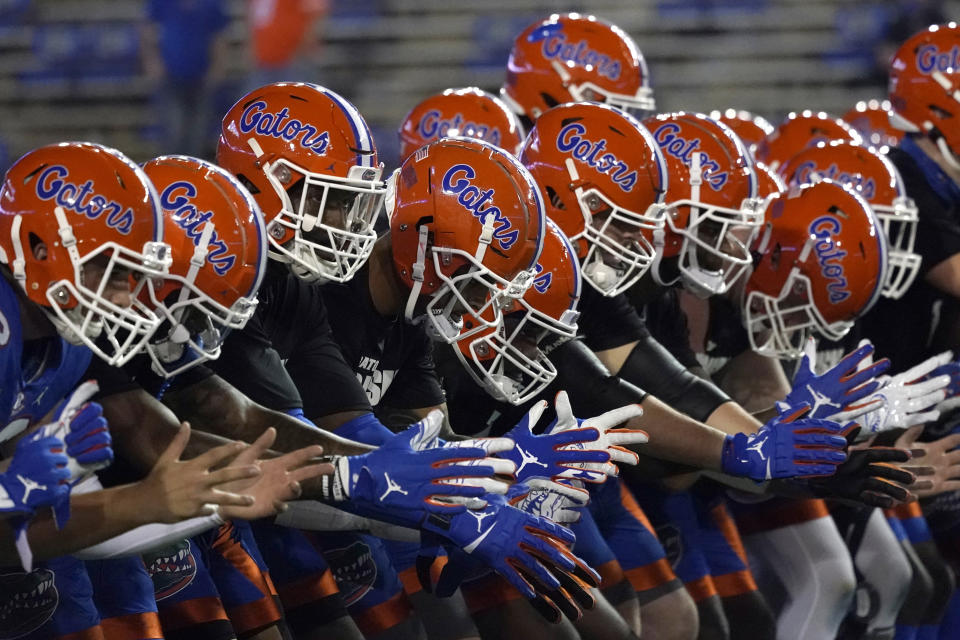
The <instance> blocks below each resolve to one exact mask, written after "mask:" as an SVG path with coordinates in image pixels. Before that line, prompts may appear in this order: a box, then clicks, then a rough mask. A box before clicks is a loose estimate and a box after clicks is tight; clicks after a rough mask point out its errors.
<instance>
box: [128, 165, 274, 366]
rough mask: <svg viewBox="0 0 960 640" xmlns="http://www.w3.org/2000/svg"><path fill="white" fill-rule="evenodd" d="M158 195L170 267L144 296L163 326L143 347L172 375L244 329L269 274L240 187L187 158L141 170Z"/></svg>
mask: <svg viewBox="0 0 960 640" xmlns="http://www.w3.org/2000/svg"><path fill="white" fill-rule="evenodd" d="M143 170H144V172H146V174H147V177H149V178H150V180H151V181H152V182H153V184H154V186H155V187H156V189H157V191H158V192H159V194H160V206H161V207H162V208H163V214H164V218H163V219H164V228H165V233H164V238H165V239H166V241H167V243H168V244H169V245H170V249H171V256H172V258H173V263H172V264H171V266H170V274H169V275H168V277H167V278H166V279H165V280H157V281H154V280H148V281H147V285H146V290H145V291H144V293H143V294H141V295H142V297H143V298H146V300H145V302H147V303H148V304H149V305H150V306H151V307H152V308H153V309H155V310H156V311H157V313H158V314H160V315H161V316H162V317H163V318H164V319H165V320H166V324H165V325H164V327H161V328H160V330H159V331H157V333H156V334H154V337H153V338H152V339H151V340H150V341H149V342H148V343H147V353H148V354H149V356H150V359H151V360H152V362H153V368H154V370H155V371H157V372H158V373H159V374H161V375H163V376H165V377H170V376H174V375H176V374H178V373H181V372H183V371H184V370H186V369H188V368H190V367H192V366H194V365H196V364H199V363H201V362H205V361H207V360H213V359H216V358H218V357H219V356H220V344H221V342H222V341H223V337H224V334H225V330H226V329H242V328H243V327H244V326H245V325H246V324H247V320H249V319H250V318H251V316H253V312H254V310H255V309H256V306H257V298H256V294H257V289H259V288H260V282H261V281H262V280H263V274H264V273H265V272H266V270H267V238H266V235H267V234H266V230H265V229H264V224H263V214H262V213H261V212H260V207H259V206H257V203H256V201H254V199H253V196H251V195H250V192H249V191H247V190H246V189H245V188H244V187H243V185H242V184H240V181H239V180H237V179H236V178H234V177H233V176H232V175H230V174H229V173H227V172H226V171H225V170H223V169H221V168H220V167H218V166H216V165H214V164H211V163H209V162H206V161H204V160H200V159H199V158H191V157H188V156H161V157H159V158H156V159H154V160H151V161H150V162H148V163H147V164H145V165H144V167H143Z"/></svg>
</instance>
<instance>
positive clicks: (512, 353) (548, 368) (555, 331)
mask: <svg viewBox="0 0 960 640" xmlns="http://www.w3.org/2000/svg"><path fill="white" fill-rule="evenodd" d="M513 309H514V310H513V311H511V312H509V313H507V314H505V316H504V323H503V327H502V328H501V329H500V330H498V331H491V332H487V333H485V334H483V335H481V336H480V337H478V338H475V339H473V340H472V341H471V342H470V343H469V344H468V345H467V348H468V351H469V357H468V356H467V355H464V353H463V351H462V350H461V349H456V353H457V357H458V358H460V362H461V363H462V364H463V366H464V367H466V369H467V371H468V372H469V373H470V376H471V377H472V378H473V379H474V381H475V382H476V383H477V384H479V385H480V386H482V387H483V388H484V389H485V390H486V391H487V393H489V394H490V395H491V396H493V397H494V398H496V399H497V400H500V401H502V402H509V403H510V404H513V405H520V404H523V403H525V402H527V401H529V400H531V399H533V398H535V397H536V396H538V395H539V394H540V393H542V392H543V390H544V389H546V388H547V386H548V385H549V384H550V383H551V382H553V380H554V378H556V377H557V370H556V368H554V366H553V363H551V362H550V360H549V359H548V358H547V354H548V353H549V352H550V351H552V350H553V349H556V348H557V347H558V346H559V345H560V344H563V343H564V342H566V341H567V340H570V339H572V338H573V337H575V336H576V333H577V318H578V317H579V315H580V314H579V312H577V311H575V310H573V309H567V310H566V311H564V312H563V314H562V315H561V317H560V319H559V320H558V319H555V318H552V317H551V316H549V315H547V314H545V313H543V312H541V311H539V310H537V309H536V308H534V307H533V306H531V305H530V304H529V303H528V302H527V301H526V299H525V298H523V299H520V300H518V301H516V302H515V304H514V306H513Z"/></svg>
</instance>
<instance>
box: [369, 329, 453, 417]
mask: <svg viewBox="0 0 960 640" xmlns="http://www.w3.org/2000/svg"><path fill="white" fill-rule="evenodd" d="M405 330H406V332H407V335H408V337H409V339H410V340H411V342H412V346H411V350H410V352H409V353H408V355H407V357H406V359H405V361H404V363H403V366H402V367H401V369H400V370H399V371H398V372H397V376H396V378H395V379H394V381H393V383H392V384H391V385H390V387H389V388H388V389H387V392H386V393H385V394H384V396H383V399H382V400H381V401H380V404H381V405H383V406H385V407H391V408H394V409H423V408H424V407H436V406H439V405H441V404H443V403H444V402H446V397H445V396H444V394H443V387H441V386H440V379H439V377H438V376H437V368H436V365H435V364H434V361H433V342H432V341H431V340H430V338H429V337H427V334H426V333H425V332H424V331H423V329H422V327H421V326H416V327H412V326H407V327H405Z"/></svg>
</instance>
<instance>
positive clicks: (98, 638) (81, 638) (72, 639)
mask: <svg viewBox="0 0 960 640" xmlns="http://www.w3.org/2000/svg"><path fill="white" fill-rule="evenodd" d="M105 638H106V636H104V635H103V628H102V627H101V626H100V625H97V626H95V627H90V628H89V629H84V630H83V631H77V632H75V633H68V634H66V635H63V636H57V637H56V640H105Z"/></svg>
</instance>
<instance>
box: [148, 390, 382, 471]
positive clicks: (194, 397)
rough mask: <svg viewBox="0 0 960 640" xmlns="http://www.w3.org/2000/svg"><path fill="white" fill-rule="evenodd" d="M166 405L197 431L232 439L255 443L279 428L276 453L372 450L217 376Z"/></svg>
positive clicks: (167, 399) (169, 399)
mask: <svg viewBox="0 0 960 640" xmlns="http://www.w3.org/2000/svg"><path fill="white" fill-rule="evenodd" d="M164 403H165V404H166V405H167V406H168V407H170V408H171V409H172V410H173V411H174V412H175V413H176V414H177V416H178V417H179V418H180V419H181V420H186V421H188V422H190V424H191V425H192V426H194V427H196V428H197V429H202V430H203V431H209V432H210V433H214V434H216V435H219V436H223V437H225V438H231V439H233V440H243V441H244V442H253V441H254V440H256V439H257V438H258V437H260V435H261V434H262V433H263V432H264V430H266V429H268V428H269V427H276V429H277V440H276V442H275V443H274V446H273V448H274V449H276V450H277V451H283V452H288V451H295V450H297V449H302V448H303V447H307V446H310V445H316V444H319V445H321V446H323V449H324V453H326V454H327V455H356V454H358V453H365V452H367V451H369V450H370V449H371V447H369V446H367V445H364V444H361V443H359V442H353V441H352V440H346V439H344V438H341V437H339V436H336V435H334V434H332V433H330V432H328V431H323V430H321V429H318V428H316V427H312V426H310V425H308V424H305V423H303V422H301V421H300V420H297V419H296V418H293V417H291V416H288V415H286V414H284V413H280V412H279V411H272V410H270V409H267V408H265V407H263V406H261V405H259V404H257V403H256V402H253V401H252V400H250V399H249V398H247V397H246V396H245V395H243V394H242V393H240V392H239V391H238V390H237V389H235V388H234V387H232V386H231V385H229V384H228V383H227V382H226V381H224V380H223V379H222V378H220V377H218V376H211V377H210V378H208V379H207V380H204V381H203V382H200V383H198V384H195V385H193V386H192V387H190V388H189V389H185V390H183V391H179V392H177V393H176V394H168V395H167V397H165V398H164Z"/></svg>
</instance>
